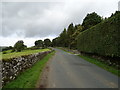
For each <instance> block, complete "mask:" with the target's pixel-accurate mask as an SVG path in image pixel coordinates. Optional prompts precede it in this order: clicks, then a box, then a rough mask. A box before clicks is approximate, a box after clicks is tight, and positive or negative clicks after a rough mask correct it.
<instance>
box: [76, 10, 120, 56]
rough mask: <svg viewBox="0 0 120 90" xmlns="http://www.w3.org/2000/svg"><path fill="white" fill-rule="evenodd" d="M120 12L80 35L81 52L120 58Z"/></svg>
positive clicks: (78, 44)
mask: <svg viewBox="0 0 120 90" xmlns="http://www.w3.org/2000/svg"><path fill="white" fill-rule="evenodd" d="M119 26H120V12H116V13H115V14H114V15H112V16H111V17H109V18H108V19H106V20H104V21H103V22H101V23H99V24H98V25H96V26H94V27H91V28H89V29H87V30H86V31H83V32H82V33H80V34H79V37H78V43H77V47H78V50H79V51H82V52H86V53H96V54H99V55H104V56H112V57H113V56H116V57H120V36H119V35H120V29H119Z"/></svg>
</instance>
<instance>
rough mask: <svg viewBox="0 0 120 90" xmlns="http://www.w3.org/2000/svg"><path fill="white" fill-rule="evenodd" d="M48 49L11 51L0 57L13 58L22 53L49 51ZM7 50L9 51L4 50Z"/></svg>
mask: <svg viewBox="0 0 120 90" xmlns="http://www.w3.org/2000/svg"><path fill="white" fill-rule="evenodd" d="M49 50H50V49H37V50H24V51H22V52H13V53H7V54H2V52H0V54H2V59H8V58H13V57H19V56H22V55H29V54H33V53H38V52H43V51H49ZM6 52H9V51H6Z"/></svg>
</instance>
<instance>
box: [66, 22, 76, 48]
mask: <svg viewBox="0 0 120 90" xmlns="http://www.w3.org/2000/svg"><path fill="white" fill-rule="evenodd" d="M74 32H75V27H74V26H73V23H71V24H70V25H69V26H68V29H67V36H68V37H67V41H68V47H69V48H71V45H70V43H71V42H72V34H74Z"/></svg>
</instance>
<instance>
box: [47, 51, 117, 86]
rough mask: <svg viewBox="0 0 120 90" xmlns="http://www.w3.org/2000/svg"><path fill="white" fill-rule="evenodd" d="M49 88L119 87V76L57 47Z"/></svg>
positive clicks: (51, 68) (48, 81) (52, 62)
mask: <svg viewBox="0 0 120 90" xmlns="http://www.w3.org/2000/svg"><path fill="white" fill-rule="evenodd" d="M55 50H56V54H55V56H54V57H53V58H52V60H51V61H50V64H49V68H50V70H49V73H48V80H47V83H48V84H47V88H118V77H117V76H115V75H113V74H111V73H110V72H107V71H105V70H103V69H102V68H99V67H98V66H96V65H94V64H91V63H89V62H87V61H85V60H83V59H82V58H80V57H78V56H76V55H73V54H69V53H67V52H64V51H62V50H60V49H55Z"/></svg>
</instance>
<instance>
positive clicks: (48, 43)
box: [44, 39, 51, 47]
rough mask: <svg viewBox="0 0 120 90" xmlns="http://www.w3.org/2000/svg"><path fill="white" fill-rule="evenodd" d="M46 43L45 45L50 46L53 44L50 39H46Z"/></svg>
mask: <svg viewBox="0 0 120 90" xmlns="http://www.w3.org/2000/svg"><path fill="white" fill-rule="evenodd" d="M44 45H45V47H50V46H51V41H50V39H44Z"/></svg>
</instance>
